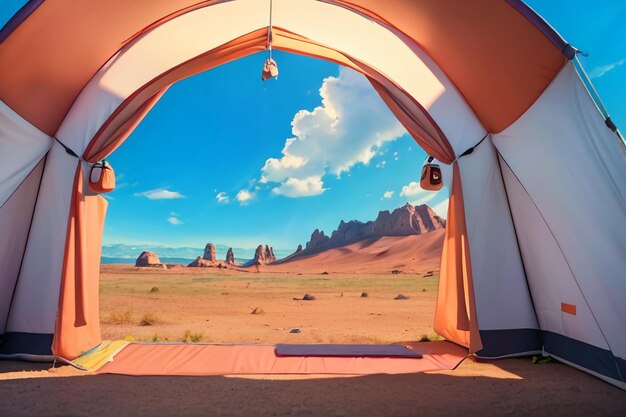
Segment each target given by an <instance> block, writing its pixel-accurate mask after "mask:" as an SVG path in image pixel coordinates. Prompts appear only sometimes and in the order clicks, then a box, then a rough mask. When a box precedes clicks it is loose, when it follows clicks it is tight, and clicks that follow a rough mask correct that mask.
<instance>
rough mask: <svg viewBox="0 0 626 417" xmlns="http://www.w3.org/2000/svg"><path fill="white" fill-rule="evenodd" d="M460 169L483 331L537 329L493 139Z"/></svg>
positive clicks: (477, 148) (478, 308)
mask: <svg viewBox="0 0 626 417" xmlns="http://www.w3.org/2000/svg"><path fill="white" fill-rule="evenodd" d="M459 165H460V168H461V177H462V182H463V201H464V203H465V217H466V223H467V229H468V230H467V232H468V236H469V242H470V251H471V252H470V253H471V257H472V275H473V278H474V291H475V299H476V308H477V314H478V324H479V328H480V329H481V331H482V330H505V329H537V328H538V326H537V319H536V316H535V313H534V311H533V307H532V302H531V300H530V294H529V292H528V287H527V284H526V276H525V274H524V268H523V266H522V261H521V258H520V253H519V248H518V246H517V239H516V237H515V230H514V228H513V222H512V220H511V214H510V211H509V205H508V202H507V198H506V194H505V191H504V185H503V183H502V176H501V174H500V168H499V166H498V160H497V157H496V153H495V148H494V146H493V144H492V142H491V138H490V137H487V138H486V139H485V140H484V141H483V142H482V143H481V144H480V145H479V146H478V147H476V148H475V149H474V152H472V153H471V154H469V155H467V156H464V157H462V158H461V159H459Z"/></svg>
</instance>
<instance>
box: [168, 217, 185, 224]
mask: <svg viewBox="0 0 626 417" xmlns="http://www.w3.org/2000/svg"><path fill="white" fill-rule="evenodd" d="M167 221H168V222H170V223H171V224H175V225H179V224H183V222H181V221H180V220H179V219H178V217H174V216H172V217H168V218H167Z"/></svg>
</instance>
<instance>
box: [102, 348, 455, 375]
mask: <svg viewBox="0 0 626 417" xmlns="http://www.w3.org/2000/svg"><path fill="white" fill-rule="evenodd" d="M409 347H410V348H412V349H414V350H416V351H418V352H420V353H422V354H423V357H422V358H421V359H414V358H384V357H382V358H372V357H313V356H289V357H287V356H283V357H281V356H277V355H276V353H275V347H274V346H273V345H202V344H199V345H198V344H177V343H172V344H141V343H131V344H130V345H128V346H126V347H125V348H124V349H122V351H121V352H119V353H117V354H116V355H115V357H114V359H113V361H112V362H109V363H107V364H106V365H104V366H103V367H102V368H100V369H99V370H98V371H97V373H99V374H106V373H111V374H123V375H187V376H193V375H195V376H198V375H246V374H248V375H249V374H283V375H285V374H334V375H373V374H406V373H416V372H427V371H438V370H444V369H454V368H455V367H456V366H458V364H459V363H461V361H462V360H463V359H464V358H465V357H466V356H467V351H466V350H465V349H463V348H461V347H459V346H456V345H454V344H452V343H449V342H421V343H415V344H410V345H409Z"/></svg>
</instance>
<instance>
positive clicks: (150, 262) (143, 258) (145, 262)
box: [135, 251, 161, 266]
mask: <svg viewBox="0 0 626 417" xmlns="http://www.w3.org/2000/svg"><path fill="white" fill-rule="evenodd" d="M135 266H161V261H160V260H159V257H158V256H157V254H156V253H154V252H150V251H143V252H141V255H139V257H138V258H137V260H136V261H135Z"/></svg>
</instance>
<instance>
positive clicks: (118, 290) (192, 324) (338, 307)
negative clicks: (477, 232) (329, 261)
mask: <svg viewBox="0 0 626 417" xmlns="http://www.w3.org/2000/svg"><path fill="white" fill-rule="evenodd" d="M437 280H438V274H436V273H435V274H434V276H432V277H426V278H424V277H423V276H422V275H416V274H390V273H387V274H369V275H365V274H333V273H331V274H328V275H326V274H320V273H318V274H301V275H299V274H297V273H293V274H292V273H289V274H288V273H277V272H273V271H268V272H260V273H256V272H240V271H233V270H223V269H217V268H175V269H170V270H167V271H163V270H159V269H157V268H149V269H143V268H135V267H133V266H122V265H106V266H104V267H103V270H102V274H101V277H100V281H101V284H100V288H101V295H100V311H101V322H102V337H103V338H104V339H105V340H115V339H124V338H132V339H134V340H141V341H170V342H174V341H195V342H205V343H206V342H213V343H287V342H291V343H298V342H302V343H394V342H403V341H415V340H419V339H420V338H421V337H422V336H424V335H430V336H431V337H432V334H431V333H432V322H433V315H434V311H435V302H436V292H437ZM363 292H367V297H362V296H361V295H362V293H363ZM307 293H308V294H311V295H313V296H314V297H315V298H316V299H315V300H313V301H303V300H302V298H303V296H304V295H305V294H307ZM399 294H403V295H405V296H407V297H409V298H408V299H406V300H394V298H395V297H396V296H398V295H399ZM296 299H300V300H296ZM255 309H256V313H258V314H253V312H255ZM292 329H299V330H300V333H298V334H293V333H290V331H291V330H292ZM192 337H193V340H189V339H190V338H192Z"/></svg>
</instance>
